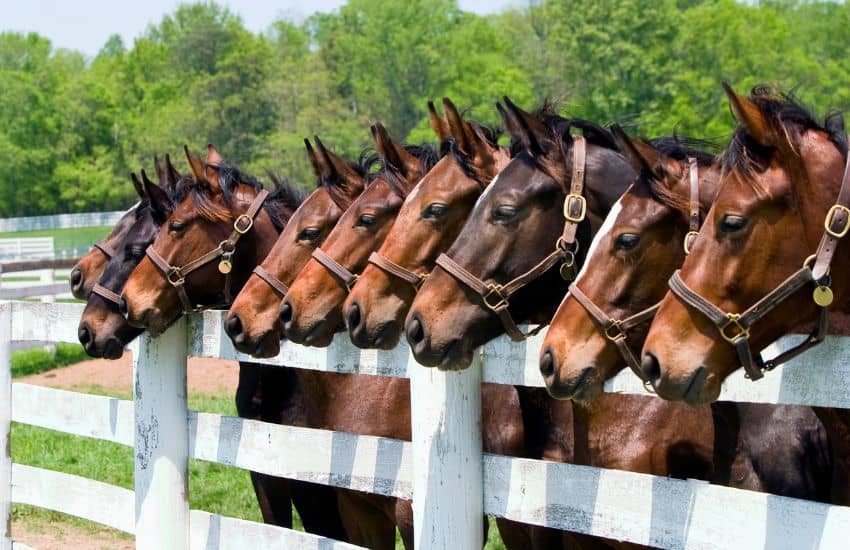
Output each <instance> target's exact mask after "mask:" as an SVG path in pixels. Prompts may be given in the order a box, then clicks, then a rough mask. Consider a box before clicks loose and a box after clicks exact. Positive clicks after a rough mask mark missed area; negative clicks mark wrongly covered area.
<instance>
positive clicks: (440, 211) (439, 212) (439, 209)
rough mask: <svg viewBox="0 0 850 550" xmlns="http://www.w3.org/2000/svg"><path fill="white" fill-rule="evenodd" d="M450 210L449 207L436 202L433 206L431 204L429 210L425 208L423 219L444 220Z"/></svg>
mask: <svg viewBox="0 0 850 550" xmlns="http://www.w3.org/2000/svg"><path fill="white" fill-rule="evenodd" d="M448 209H449V207H448V206H446V205H445V204H442V203H439V202H435V203H433V204H429V205H428V206H427V208H425V211H424V212H422V217H423V218H430V219H437V218H442V217H443V216H444V215H445V214H446V212H447V211H448Z"/></svg>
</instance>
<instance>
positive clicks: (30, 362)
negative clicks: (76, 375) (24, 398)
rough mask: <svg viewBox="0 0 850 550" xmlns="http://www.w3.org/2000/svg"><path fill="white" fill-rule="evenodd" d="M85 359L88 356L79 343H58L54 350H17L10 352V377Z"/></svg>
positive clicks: (42, 370)
mask: <svg viewBox="0 0 850 550" xmlns="http://www.w3.org/2000/svg"><path fill="white" fill-rule="evenodd" d="M86 359H88V356H87V355H86V352H85V351H84V350H83V346H81V345H79V344H65V343H59V344H56V347H55V351H54V352H49V351H47V350H46V349H44V348H32V349H23V350H18V351H15V352H13V353H12V377H13V378H17V377H19V376H29V375H31V374H38V373H40V372H45V371H49V370H52V369H55V368H56V367H64V366H65V365H70V364H72V363H78V362H80V361H84V360H86Z"/></svg>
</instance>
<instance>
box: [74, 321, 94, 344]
mask: <svg viewBox="0 0 850 550" xmlns="http://www.w3.org/2000/svg"><path fill="white" fill-rule="evenodd" d="M77 337H78V338H79V339H80V343H81V344H82V345H83V347H84V348H88V346H89V344H91V343H92V340H93V338H92V333H91V330H90V329H89V326H88V325H87V324H86V323H83V324H81V325H80V328H79V330H78V332H77Z"/></svg>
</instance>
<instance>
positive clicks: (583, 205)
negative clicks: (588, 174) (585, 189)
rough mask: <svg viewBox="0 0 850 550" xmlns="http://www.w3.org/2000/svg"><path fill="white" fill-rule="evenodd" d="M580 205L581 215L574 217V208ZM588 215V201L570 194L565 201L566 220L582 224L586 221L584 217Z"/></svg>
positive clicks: (580, 196)
mask: <svg viewBox="0 0 850 550" xmlns="http://www.w3.org/2000/svg"><path fill="white" fill-rule="evenodd" d="M575 204H578V209H579V213H578V215H573V213H572V212H573V206H574V205H575ZM586 215H587V200H585V198H584V196H582V195H576V194H574V193H570V194H569V195H567V198H566V199H564V219H565V220H567V221H568V222H572V223H581V222H582V221H584V217H585V216H586Z"/></svg>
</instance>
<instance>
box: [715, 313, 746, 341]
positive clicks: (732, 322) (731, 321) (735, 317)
mask: <svg viewBox="0 0 850 550" xmlns="http://www.w3.org/2000/svg"><path fill="white" fill-rule="evenodd" d="M726 319H727V320H726V322H725V323H723V325H722V326H720V327H719V329H720V335H721V336H722V337H723V339H724V340H726V341H727V342H729V343H730V344H736V343H738V341H739V340H746V339H747V338H749V337H750V329H748V328H746V327H745V326H743V325H742V324H741V322H740V319H741V315H740V314H738V313H727V314H726ZM730 326H734V327H735V328H737V329H738V333H737V334H733V335H731V336H730V335H728V334H726V329H727V328H729V327H730Z"/></svg>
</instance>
